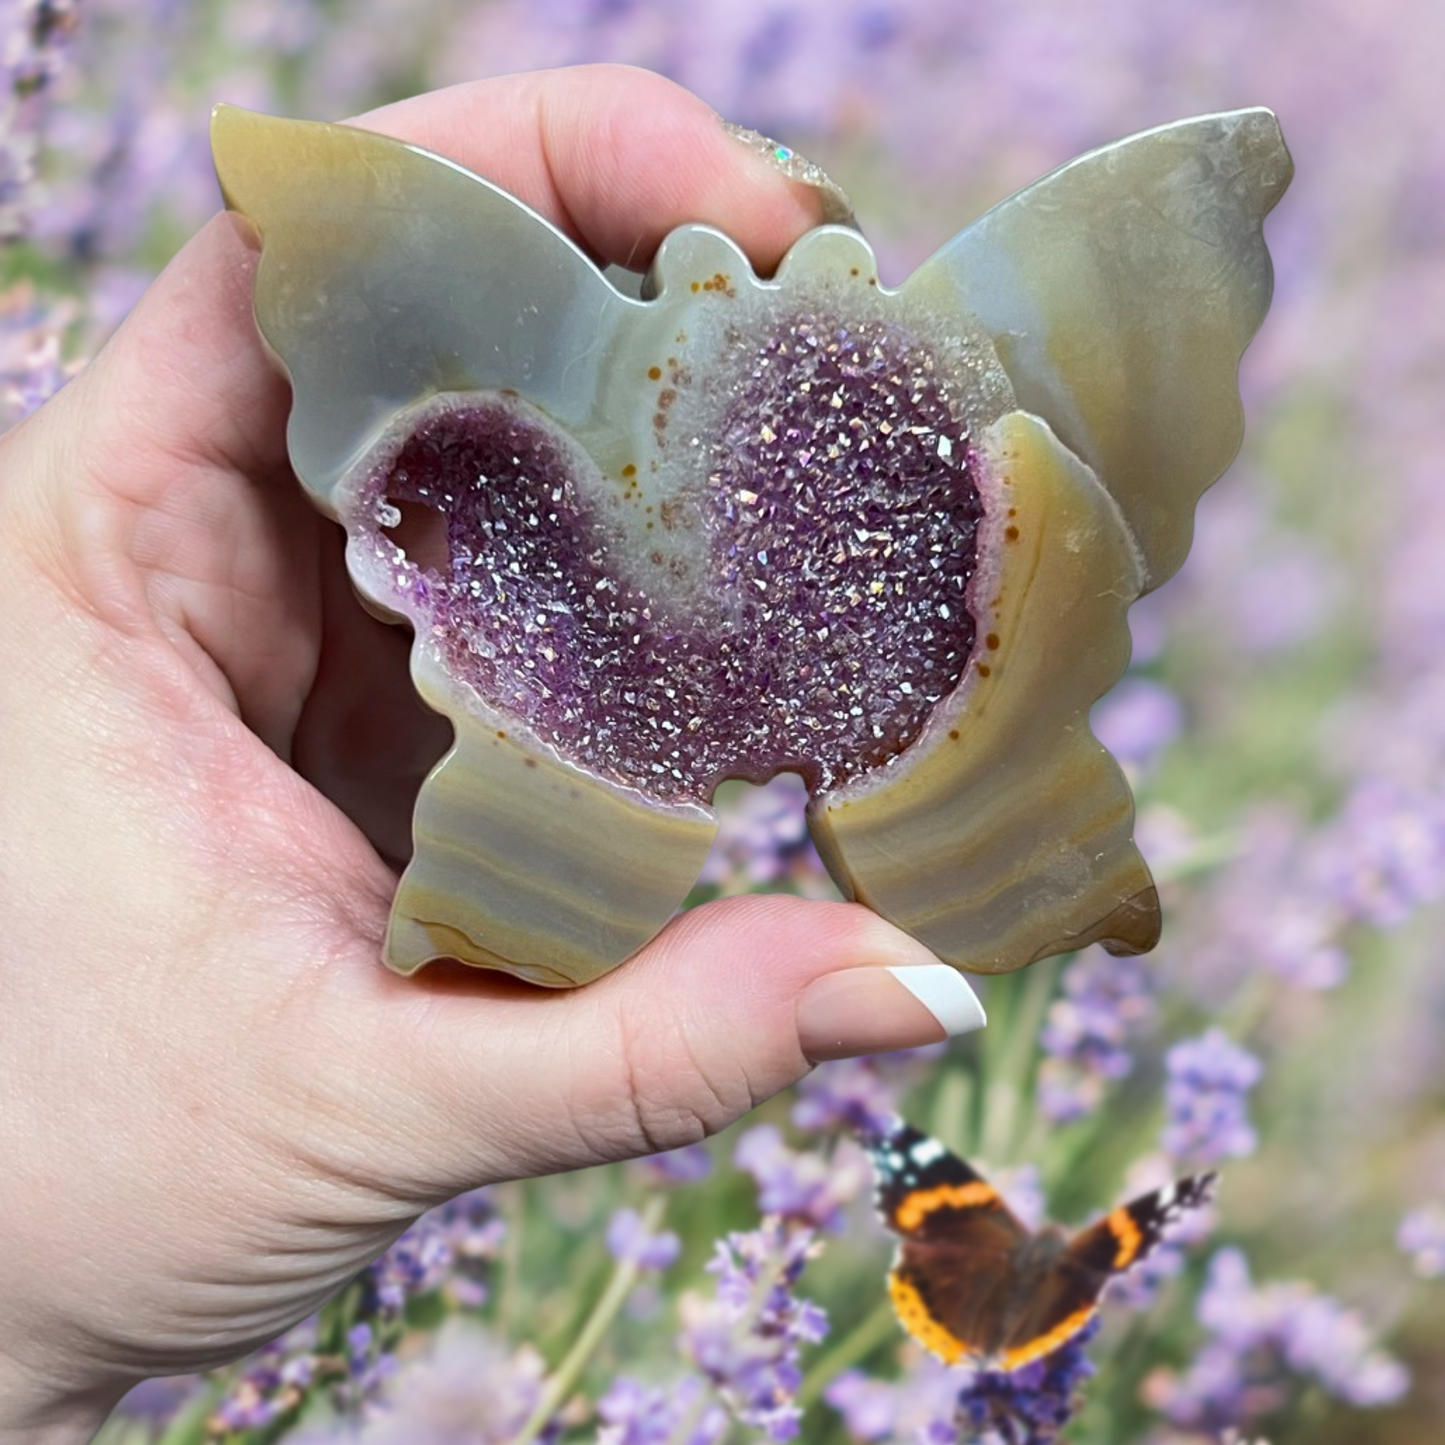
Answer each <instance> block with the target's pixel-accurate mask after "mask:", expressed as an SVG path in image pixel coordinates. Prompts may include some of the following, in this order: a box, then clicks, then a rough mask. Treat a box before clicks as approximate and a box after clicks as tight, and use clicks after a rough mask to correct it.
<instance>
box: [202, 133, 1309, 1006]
mask: <svg viewBox="0 0 1445 1445" xmlns="http://www.w3.org/2000/svg"><path fill="white" fill-rule="evenodd" d="M213 138H214V144H215V153H216V160H217V169H218V171H219V174H220V177H221V182H222V186H223V188H224V190H225V193H226V197H227V200H228V203H229V204H230V205H231V206H232V207H233V208H235V209H236V210H238V211H240V212H241V213H243V214H244V215H246V216H247V217H248V218H250V220H251V221H252V222H253V223H254V224H255V225H256V227H257V229H258V230H259V232H260V235H261V240H262V246H263V252H262V259H261V264H260V268H259V272H258V279H257V289H256V309H257V317H258V320H259V323H260V326H261V329H262V332H263V334H264V335H265V337H266V339H267V341H268V342H269V344H270V345H271V347H272V349H273V350H274V352H275V353H276V355H277V356H278V357H279V359H280V361H281V363H282V364H283V365H284V367H285V369H286V370H287V372H288V374H289V375H290V377H291V380H292V384H293V388H294V403H293V412H292V418H291V426H290V432H289V441H290V447H291V454H292V459H293V462H294V464H295V467H296V470H297V473H298V475H299V476H300V478H301V480H302V482H303V483H304V484H305V485H306V487H307V488H308V489H309V490H310V492H311V494H312V496H313V497H314V498H315V499H316V501H317V502H318V503H319V504H320V505H321V506H323V507H324V508H326V509H327V510H329V511H331V512H332V513H334V514H335V515H336V516H337V517H338V518H339V519H340V520H341V521H342V522H343V523H344V524H345V526H346V529H347V533H348V538H349V545H348V552H347V557H348V565H349V567H350V569H351V573H352V576H353V579H354V581H355V582H356V585H357V587H358V588H359V590H360V591H361V593H362V594H363V596H364V597H365V598H366V599H367V600H368V602H369V603H370V604H371V605H372V606H373V607H374V608H376V609H379V610H381V611H382V612H384V613H385V614H387V615H391V616H394V617H396V618H398V619H402V620H405V621H406V622H408V623H410V625H411V626H412V628H413V629H414V632H415V638H416V641H415V645H414V648H413V675H414V678H415V681H416V684H417V686H418V688H419V690H420V692H421V694H422V696H423V697H424V698H426V699H427V701H428V702H429V703H431V705H432V706H434V707H436V708H438V709H439V710H440V711H442V712H443V713H445V714H446V716H447V717H448V718H449V719H450V720H451V722H452V724H453V726H454V728H455V731H456V740H455V744H454V746H453V748H452V750H451V752H449V754H448V755H447V757H446V758H445V759H444V760H443V761H442V763H441V764H439V765H438V768H437V769H436V771H435V772H434V773H433V775H432V777H431V778H430V779H429V780H428V781H427V783H426V785H425V786H424V788H423V790H422V793H421V796H420V797H419V799H418V802H417V808H416V816H415V827H414V832H415V844H416V851H415V855H414V858H413V860H412V862H411V864H410V865H409V867H408V869H407V871H406V873H405V875H404V877H403V879H402V882H401V885H400V888H399V890H398V894H397V900H396V905H395V908H394V911H393V917H392V925H391V930H390V934H389V937H388V942H387V959H388V962H389V963H390V964H391V965H392V966H393V967H395V968H397V969H399V970H401V971H403V972H410V971H412V970H414V969H415V968H417V967H420V966H421V965H422V964H424V963H425V962H427V961H428V960H430V959H432V958H437V957H444V956H452V957H456V958H460V959H462V960H463V961H466V962H470V963H475V964H481V965H485V966H491V967H498V968H503V969H506V970H508V971H510V972H513V973H517V974H519V975H521V976H523V977H526V978H530V979H532V980H534V981H537V982H541V983H547V984H553V985H567V984H574V983H581V982H586V981H587V980H588V979H590V978H593V977H595V976H596V975H598V974H599V973H601V972H603V971H605V970H606V969H608V968H610V967H612V966H614V965H615V964H617V963H619V962H621V961H622V960H623V959H625V958H626V957H628V956H629V955H630V954H631V953H632V952H634V951H635V950H636V949H637V948H638V947H639V946H640V945H641V944H642V943H644V942H646V941H647V939H649V938H650V937H651V936H652V935H653V934H654V933H655V932H656V931H657V929H659V928H660V927H661V926H662V925H663V924H664V923H665V922H666V921H667V919H668V918H669V917H670V916H671V915H672V914H673V912H674V911H675V910H676V908H677V907H678V906H679V904H680V903H681V902H682V900H683V898H684V897H685V896H686V895H687V893H688V891H689V889H690V887H691V885H692V883H693V882H694V880H695V879H696V876H697V873H698V871H699V869H700V867H701V865H702V862H703V859H704V858H705V856H706V854H707V851H708V847H709V845H710V843H711V840H712V836H713V833H714V831H715V817H714V814H713V812H712V809H711V806H710V804H711V798H712V794H713V790H714V789H715V788H716V787H717V785H718V784H719V783H720V782H722V781H723V780H725V779H728V778H744V779H748V780H750V781H753V782H763V781H765V780H767V779H768V778H770V777H772V776H774V775H775V774H777V773H778V772H782V771H792V772H796V773H798V774H800V775H801V776H802V777H803V778H804V780H805V781H806V782H807V784H808V787H809V790H810V793H811V804H810V809H809V823H810V827H811V828H812V831H813V835H814V838H815V840H816V841H817V843H818V846H819V850H820V852H821V853H822V855H823V858H824V860H825V862H826V863H827V865H828V867H829V870H830V871H831V872H832V874H833V876H834V878H835V879H836V880H837V881H838V883H839V885H840V886H841V887H842V888H843V890H844V892H845V893H846V894H847V895H848V896H850V897H854V898H857V899H858V900H859V901H861V902H864V903H866V904H867V905H869V906H870V907H872V908H874V909H876V910H877V911H878V912H880V913H882V914H884V915H885V916H886V917H889V918H891V919H892V920H893V921H895V922H896V923H898V924H899V925H900V926H901V927H903V928H905V929H907V930H908V931H910V932H912V933H913V934H915V935H916V936H917V937H919V938H920V939H922V940H923V941H924V942H925V943H927V944H928V945H929V946H930V947H931V948H933V949H934V951H935V952H937V953H938V954H939V955H940V956H941V957H943V958H946V959H948V960H949V961H951V962H953V963H955V964H957V965H958V966H960V967H963V968H969V969H973V970H976V971H982V972H999V971H1003V970H1007V969H1011V968H1016V967H1019V966H1021V965H1023V964H1026V963H1028V962H1030V961H1032V960H1033V959H1036V958H1039V957H1043V956H1045V955H1047V954H1050V953H1056V952H1061V951H1065V950H1068V949H1072V948H1076V947H1079V946H1081V945H1083V944H1084V943H1087V942H1091V941H1099V942H1102V943H1103V944H1104V945H1105V946H1106V947H1108V948H1111V949H1113V950H1115V951H1125V952H1133V951H1138V950H1142V949H1146V948H1149V947H1151V946H1152V945H1153V943H1154V942H1155V940H1156V938H1157V934H1158V927H1159V917H1158V903H1157V895H1156V894H1155V891H1154V888H1153V885H1152V882H1151V880H1150V878H1149V874H1148V870H1147V869H1146V867H1145V866H1144V863H1143V860H1142V859H1141V858H1140V857H1139V855H1138V852H1137V850H1136V849H1135V848H1134V845H1133V842H1132V840H1131V830H1132V822H1133V804H1132V800H1131V798H1130V795H1129V790H1128V787H1127V785H1126V783H1125V781H1124V779H1123V776H1122V774H1121V773H1120V771H1119V769H1118V767H1117V765H1116V764H1115V763H1114V761H1113V759H1112V758H1110V757H1109V755H1108V754H1107V753H1106V752H1105V750H1104V749H1103V748H1102V746H1101V745H1100V744H1099V743H1098V742H1097V741H1096V740H1095V739H1094V738H1093V736H1092V735H1091V734H1090V732H1089V730H1088V711H1089V707H1090V705H1091V704H1092V703H1093V701H1094V700H1095V699H1096V698H1097V697H1098V696H1099V695H1100V694H1101V693H1102V692H1104V691H1105V690H1106V689H1107V688H1108V687H1109V686H1110V685H1111V684H1112V683H1113V682H1114V681H1115V680H1116V679H1117V677H1118V675H1119V673H1120V672H1121V671H1122V670H1123V668H1124V666H1125V664H1126V662H1127V660H1128V631H1127V626H1126V622H1125V613H1126V610H1127V608H1128V605H1129V603H1130V602H1131V601H1132V600H1133V599H1134V598H1135V597H1137V596H1138V595H1139V594H1140V593H1141V592H1142V591H1145V590H1147V589H1148V588H1150V587H1153V586H1156V585H1157V584H1158V583H1159V582H1161V581H1163V580H1164V579H1165V578H1166V577H1168V576H1169V575H1170V574H1171V573H1172V572H1173V571H1174V570H1175V569H1176V568H1177V567H1178V565H1179V563H1180V562H1181V561H1182V560H1183V557H1184V555H1185V553H1186V552H1187V550H1188V544H1189V536H1190V530H1191V526H1192V515H1193V507H1194V503H1195V502H1196V500H1197V498H1198V496H1199V494H1200V492H1202V490H1203V489H1204V488H1205V487H1206V486H1207V485H1208V484H1209V483H1210V482H1211V481H1213V480H1214V478H1215V477H1216V476H1217V475H1218V474H1219V473H1220V472H1221V471H1222V470H1223V468H1224V467H1225V466H1226V465H1227V464H1228V462H1229V460H1230V458H1231V457H1232V456H1233V454H1234V452H1235V450H1236V449H1237V447H1238V443H1239V438H1240V434H1241V424H1242V423H1241V411H1240V405H1239V398H1238V391H1237V384H1236V380H1235V373H1236V369H1237V366H1238V361H1239V357H1240V354H1241V352H1242V350H1243V348H1244V346H1245V344H1246V343H1247V342H1248V340H1249V338H1250V336H1251V335H1252V334H1253V332H1254V330H1255V329H1256V328H1257V326H1258V325H1259V322H1260V321H1261V320H1262V318H1263V315H1264V312H1265V310H1266V308H1267V306H1268V300H1269V292H1270V268H1269V259H1268V255H1267V253H1266V251H1265V248H1264V243H1263V239H1262V235H1261V223H1262V220H1263V217H1264V215H1265V214H1266V213H1267V212H1268V210H1269V209H1270V207H1271V206H1272V205H1273V204H1274V202H1275V201H1276V200H1277V199H1278V197H1279V195H1280V194H1281V193H1282V191H1283V189H1284V187H1285V185H1286V184H1287V183H1288V179H1289V175H1290V164H1289V158H1288V155H1287V153H1286V151H1285V149H1284V146H1283V142H1282V141H1281V139H1280V137H1279V131H1278V127H1277V125H1276V123H1275V121H1274V118H1273V116H1271V115H1270V114H1269V113H1268V112H1267V111H1262V110H1256V111H1241V112H1236V113H1233V114H1229V115H1222V116H1209V117H1203V118H1201V119H1198V120H1193V121H1184V122H1180V123H1178V124H1176V125H1172V126H1166V127H1163V128H1161V129H1159V130H1156V131H1151V132H1147V133H1145V134H1144V135H1141V136H1136V137H1134V138H1133V139H1131V140H1129V141H1125V142H1121V143H1120V144H1118V145H1116V146H1111V147H1108V148H1106V149H1105V150H1103V151H1099V152H1095V153H1094V154H1092V155H1090V156H1087V157H1084V158H1083V159H1082V160H1079V161H1076V162H1074V163H1072V164H1071V165H1069V166H1066V167H1064V168H1063V169H1062V170H1060V171H1057V172H1055V173H1054V174H1053V175H1051V176H1049V177H1047V178H1046V179H1045V180H1043V181H1040V182H1039V183H1037V184H1036V185H1035V186H1032V187H1030V188H1029V189H1028V190H1026V191H1024V192H1021V193H1020V194H1019V195H1018V196H1015V197H1014V198H1013V199H1012V200H1010V201H1007V202H1005V203H1004V204H1003V205H1002V206H999V207H997V208H996V209H995V210H993V211H991V212H990V213H989V214H988V215H987V216H985V217H984V218H982V219H981V220H980V221H978V222H976V223H975V224H974V225H973V226H971V227H970V228H969V229H968V230H966V231H964V232H963V233H962V234H961V235H959V236H958V237H957V238H955V240H954V241H953V242H951V243H950V244H949V245H948V246H946V247H945V248H944V249H943V250H942V251H941V252H939V253H938V255H937V256H935V257H934V258H933V259H932V260H931V261H929V262H928V263H926V264H925V265H924V266H923V267H922V268H920V269H919V271H917V272H916V273H915V274H914V275H913V276H912V277H911V278H910V279H909V280H908V281H907V282H906V283H905V284H904V285H903V286H902V287H901V288H899V289H898V290H896V291H894V290H890V289H888V288H886V287H884V286H882V285H881V284H880V282H879V278H878V274H877V267H876V263H875V261H874V258H873V254H872V252H871V250H870V248H869V247H868V245H867V243H866V241H864V240H863V239H862V237H861V236H859V235H858V234H857V233H856V232H854V231H852V230H850V229H847V228H843V227H837V226H825V227H821V228H819V229H818V230H816V231H813V232H810V233H809V234H808V235H806V236H804V237H803V238H802V239H801V240H800V241H799V242H798V243H797V244H796V245H795V246H794V247H793V249H792V250H791V251H790V252H789V254H788V256H787V257H786V258H785V259H784V261H783V262H782V264H781V266H780V267H779V269H778V272H777V274H776V275H775V276H773V277H771V278H767V279H763V278H760V277H758V276H757V275H756V274H754V272H753V270H752V268H751V267H750V265H749V264H748V261H747V259H746V258H745V257H744V256H743V254H742V253H741V252H740V251H739V249H738V248H737V247H736V246H735V245H734V244H733V243H732V242H731V241H730V240H729V239H728V238H727V237H725V236H723V235H722V234H721V233H719V232H717V231H715V230H713V229H711V228H709V227H705V226H700V225H694V226H687V227H683V228H682V229H680V230H678V231H675V232H674V233H673V234H672V235H671V236H669V237H668V238H667V240H666V241H664V243H663V245H662V247H661V248H660V250H659V252H658V254H657V256H656V258H655V260H654V262H653V265H652V269H651V271H650V272H649V275H648V277H647V279H646V283H645V285H644V287H643V292H642V295H641V297H638V296H633V295H630V294H626V293H625V292H624V291H622V290H620V289H618V288H617V287H616V286H614V285H613V284H612V281H611V280H610V279H609V278H608V277H607V276H605V275H604V274H603V273H601V272H599V271H598V270H597V268H596V267H595V266H594V265H593V264H592V263H591V262H590V261H589V260H588V259H587V258H586V257H585V256H584V255H583V254H582V253H581V252H580V251H579V250H578V249H577V248H576V247H575V246H574V245H573V244H572V243H571V242H570V241H569V240H568V239H567V238H566V237H564V236H563V235H562V234H561V233H560V232H558V231H557V230H556V229H555V228H553V227H552V226H550V225H549V224H548V223H547V222H546V221H544V220H543V219H542V218H541V217H539V216H537V215H536V214H535V213H533V212H532V211H530V210H528V209H527V208H526V207H525V206H523V205H522V204H521V203H520V202H518V201H517V200H515V199H514V198H512V197H510V196H508V195H506V194H505V193H504V192H502V191H500V190H498V189H497V188H495V187H493V186H491V185H490V184H489V183H487V182H486V181H484V180H481V179H480V178H478V177H476V176H473V175H471V174H470V173H469V172H467V171H465V170H463V169H461V168H460V167H458V166H456V165H454V164H452V163H450V162H448V161H445V160H443V159H441V158H439V157H436V156H433V155H430V154H429V153H427V152H425V151H421V150H419V149H417V148H415V147H411V146H407V145H405V144H402V143H400V142H397V141H393V140H389V139H386V138H384V137H380V136H376V135H372V134H369V133H367V132H363V131H359V130H355V129H350V128H347V127H343V126H329V125H316V124H310V123H305V122H294V121H280V120H273V119H269V118H266V117H260V116H254V115H249V114H247V113H245V112H241V111H235V110H231V109H228V108H221V109H220V110H218V111H217V114H216V117H215V122H214V134H213Z"/></svg>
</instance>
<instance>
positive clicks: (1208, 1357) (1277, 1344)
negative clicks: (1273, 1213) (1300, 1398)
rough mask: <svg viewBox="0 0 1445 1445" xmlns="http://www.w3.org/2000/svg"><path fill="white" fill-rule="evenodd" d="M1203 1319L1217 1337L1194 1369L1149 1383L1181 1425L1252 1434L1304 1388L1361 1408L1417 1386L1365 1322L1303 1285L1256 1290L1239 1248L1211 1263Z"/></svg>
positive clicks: (1150, 1398)
mask: <svg viewBox="0 0 1445 1445" xmlns="http://www.w3.org/2000/svg"><path fill="white" fill-rule="evenodd" d="M1199 1319H1200V1322H1201V1323H1202V1324H1203V1325H1204V1327H1205V1328H1206V1329H1207V1330H1208V1331H1209V1335H1210V1337H1209V1339H1208V1340H1207V1341H1206V1342H1205V1345H1204V1347H1203V1348H1202V1349H1201V1350H1200V1352H1199V1354H1198V1355H1197V1356H1196V1357H1195V1360H1194V1362H1193V1364H1192V1365H1191V1366H1190V1367H1189V1369H1188V1370H1186V1371H1184V1372H1183V1373H1182V1374H1181V1373H1176V1372H1175V1371H1172V1370H1164V1369H1161V1370H1156V1371H1155V1372H1154V1373H1153V1374H1152V1375H1151V1376H1150V1377H1149V1378H1148V1380H1146V1382H1145V1399H1146V1401H1147V1402H1148V1403H1149V1404H1151V1405H1153V1406H1154V1407H1155V1408H1156V1409H1158V1410H1162V1411H1163V1412H1164V1413H1165V1414H1166V1415H1167V1416H1168V1417H1169V1419H1170V1420H1172V1421H1173V1422H1174V1423H1175V1424H1177V1425H1185V1426H1189V1427H1191V1428H1194V1429H1204V1430H1222V1429H1224V1428H1225V1427H1226V1426H1230V1425H1235V1426H1248V1425H1250V1424H1253V1423H1254V1422H1255V1421H1257V1420H1258V1419H1260V1418H1261V1417H1262V1416H1264V1415H1266V1414H1270V1413H1272V1412H1274V1411H1276V1410H1278V1409H1279V1408H1281V1407H1282V1406H1283V1405H1284V1404H1285V1403H1287V1402H1288V1400H1289V1399H1290V1398H1291V1396H1292V1394H1293V1393H1294V1391H1295V1389H1296V1387H1297V1385H1298V1384H1299V1383H1300V1382H1301V1381H1303V1380H1313V1381H1314V1382H1315V1383H1316V1384H1318V1385H1319V1386H1320V1387H1321V1388H1323V1389H1324V1390H1325V1391H1327V1392H1328V1393H1329V1394H1330V1395H1332V1396H1334V1397H1335V1398H1336V1399H1338V1400H1341V1401H1343V1402H1345V1403H1346V1404H1350V1405H1357V1406H1371V1405H1387V1404H1390V1403H1392V1402H1393V1401H1395V1400H1398V1399H1399V1398H1400V1397H1401V1396H1402V1395H1403V1394H1404V1393H1405V1391H1406V1390H1407V1389H1408V1388H1409V1376H1408V1374H1407V1373H1406V1371H1405V1369H1404V1367H1403V1366H1402V1365H1400V1364H1399V1363H1398V1362H1397V1361H1396V1360H1393V1359H1391V1358H1390V1356H1388V1355H1387V1354H1385V1353H1383V1352H1382V1351H1380V1350H1378V1349H1376V1348H1375V1346H1374V1345H1373V1343H1372V1342H1371V1340H1370V1337H1369V1332H1368V1330H1367V1329H1366V1327H1365V1325H1364V1323H1363V1321H1362V1320H1361V1319H1360V1318H1359V1316H1358V1315H1356V1314H1354V1313H1353V1312H1352V1311H1350V1310H1347V1309H1345V1308H1344V1307H1343V1306H1342V1305H1341V1304H1340V1303H1339V1302H1338V1301H1336V1300H1334V1299H1331V1298H1330V1297H1329V1296H1328V1295H1323V1294H1320V1293H1318V1292H1317V1291H1316V1290H1315V1288H1314V1287H1313V1286H1312V1285H1310V1284H1307V1283H1304V1282H1302V1281H1293V1282H1279V1283H1274V1284H1268V1285H1264V1286H1256V1285H1254V1283H1253V1282H1252V1281H1251V1279H1250V1274H1249V1266H1248V1264H1247V1263H1246V1262H1245V1258H1244V1255H1243V1254H1242V1253H1240V1251H1238V1250H1236V1249H1222V1250H1220V1251H1219V1252H1218V1253H1217V1254H1216V1255H1215V1256H1214V1258H1213V1260H1212V1261H1211V1262H1210V1269H1209V1279H1208V1282H1207V1284H1206V1286H1205V1289H1204V1292H1203V1294H1202V1295H1201V1297H1200V1301H1199Z"/></svg>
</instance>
